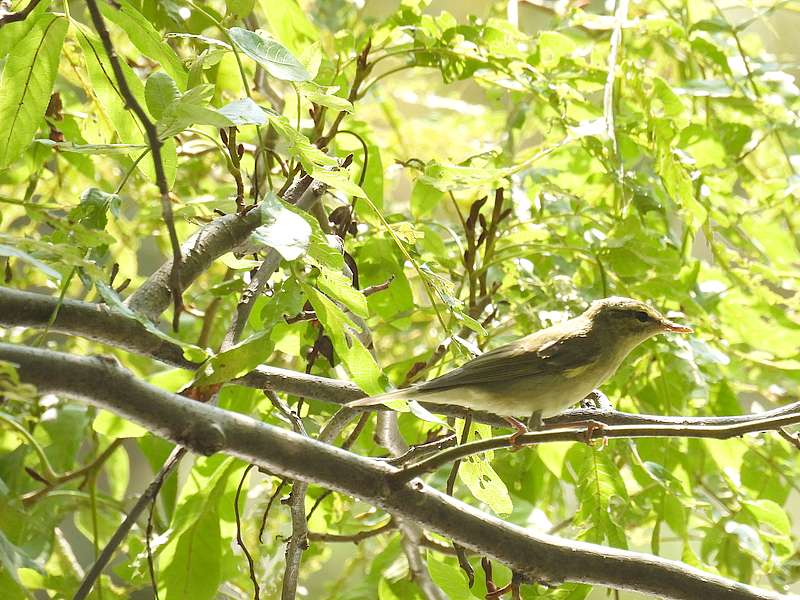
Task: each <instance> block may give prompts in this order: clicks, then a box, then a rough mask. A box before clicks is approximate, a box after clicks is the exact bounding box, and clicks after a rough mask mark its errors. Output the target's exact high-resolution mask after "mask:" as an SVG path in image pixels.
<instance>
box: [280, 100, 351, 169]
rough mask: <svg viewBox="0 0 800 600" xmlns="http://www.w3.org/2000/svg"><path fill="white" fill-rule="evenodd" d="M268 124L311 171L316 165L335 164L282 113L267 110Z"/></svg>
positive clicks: (328, 165)
mask: <svg viewBox="0 0 800 600" xmlns="http://www.w3.org/2000/svg"><path fill="white" fill-rule="evenodd" d="M267 118H268V119H269V122H270V124H271V125H272V126H273V127H274V128H275V131H277V132H278V133H279V134H280V135H281V137H283V138H284V140H286V142H287V143H288V148H287V151H288V152H289V154H291V155H292V156H294V157H296V158H297V159H298V160H300V162H301V163H302V165H303V168H304V169H305V170H306V171H307V172H309V173H311V172H313V171H314V170H315V169H317V168H318V167H332V166H335V165H336V159H335V158H332V157H330V156H328V155H327V154H325V153H324V152H323V151H322V150H320V149H319V148H317V147H316V146H315V145H314V144H312V143H311V141H310V140H309V139H308V138H307V137H306V136H305V135H303V134H302V133H300V132H299V131H297V130H296V129H295V128H294V127H293V126H292V124H291V123H289V119H287V118H286V117H284V116H282V115H277V114H275V113H274V112H272V111H269V112H267Z"/></svg>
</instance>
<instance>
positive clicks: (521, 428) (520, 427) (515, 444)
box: [503, 417, 528, 452]
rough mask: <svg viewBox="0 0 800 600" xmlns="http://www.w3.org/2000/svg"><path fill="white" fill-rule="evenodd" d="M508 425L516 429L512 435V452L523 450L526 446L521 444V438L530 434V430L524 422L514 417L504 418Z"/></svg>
mask: <svg viewBox="0 0 800 600" xmlns="http://www.w3.org/2000/svg"><path fill="white" fill-rule="evenodd" d="M503 419H504V420H505V422H506V423H508V424H509V425H511V427H513V428H514V433H513V434H511V438H510V439H509V441H510V442H511V451H512V452H517V451H518V450H521V449H522V448H523V447H524V446H523V445H522V444H520V443H519V436H521V435H523V434H526V433H528V428H527V427H526V426H525V423H523V422H522V421H520V420H518V419H515V418H514V417H503Z"/></svg>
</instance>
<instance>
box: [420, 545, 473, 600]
mask: <svg viewBox="0 0 800 600" xmlns="http://www.w3.org/2000/svg"><path fill="white" fill-rule="evenodd" d="M426 562H427V564H428V572H429V573H430V574H431V579H433V582H434V583H435V584H436V585H438V586H439V587H440V588H441V590H442V591H443V592H444V593H445V596H446V597H447V598H448V600H473V599H474V598H478V596H475V595H474V594H473V593H472V591H471V590H470V589H469V583H468V582H467V579H466V576H465V575H464V573H463V571H461V569H459V568H458V567H456V566H452V565H450V564H448V563H446V562H443V561H440V560H438V559H437V558H436V555H435V554H434V553H433V552H428V556H427V561H426Z"/></svg>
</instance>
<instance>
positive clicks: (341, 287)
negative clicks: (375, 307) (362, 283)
mask: <svg viewBox="0 0 800 600" xmlns="http://www.w3.org/2000/svg"><path fill="white" fill-rule="evenodd" d="M316 283H317V287H318V288H319V289H320V291H321V292H323V293H324V294H325V295H326V296H329V297H331V298H333V299H335V300H338V301H339V302H341V303H342V304H344V305H345V306H346V307H347V308H349V309H350V310H351V311H352V312H353V313H354V314H356V315H358V316H359V317H364V318H367V317H368V316H369V308H368V307H367V298H366V296H364V294H363V293H362V292H361V290H357V289H355V288H354V287H353V284H352V282H351V281H350V279H349V278H348V277H345V275H344V274H342V273H339V272H336V271H332V270H330V269H325V268H323V269H322V270H321V271H320V274H319V277H317V281H316Z"/></svg>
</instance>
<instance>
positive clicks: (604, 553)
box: [0, 344, 786, 600]
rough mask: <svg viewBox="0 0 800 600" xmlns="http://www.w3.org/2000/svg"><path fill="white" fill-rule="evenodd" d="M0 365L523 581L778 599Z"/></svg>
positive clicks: (115, 389)
mask: <svg viewBox="0 0 800 600" xmlns="http://www.w3.org/2000/svg"><path fill="white" fill-rule="evenodd" d="M0 359H2V360H6V361H10V362H12V363H15V364H17V365H18V367H19V374H20V377H21V379H22V380H23V381H25V382H27V383H32V384H34V385H36V386H37V387H38V388H39V389H40V391H42V392H53V393H60V394H64V395H67V396H71V397H74V398H78V399H83V400H85V401H87V402H90V403H92V404H94V405H96V406H98V407H101V408H105V409H107V410H112V411H114V412H116V413H118V414H120V415H122V416H124V417H126V418H128V419H130V420H132V421H135V422H137V423H139V424H140V425H142V426H144V427H146V428H147V429H148V430H150V431H151V432H153V433H154V434H156V435H159V436H162V437H165V438H167V439H170V440H172V441H173V442H175V443H177V444H181V445H185V446H187V447H189V448H190V449H192V450H193V451H195V452H199V453H203V454H209V453H212V452H225V453H226V454H229V455H232V456H237V457H239V458H241V459H243V460H246V461H248V462H255V463H257V464H259V465H261V466H262V467H264V468H266V469H267V470H269V471H270V472H273V473H277V474H279V475H281V476H284V477H291V478H294V479H302V480H304V481H308V482H313V483H318V484H320V485H323V486H325V487H328V488H330V489H333V490H337V491H339V492H342V493H345V494H349V495H352V496H355V497H358V498H360V499H362V500H364V501H365V502H369V503H371V504H373V505H376V506H379V507H381V508H383V509H384V510H387V511H389V512H392V513H395V514H397V515H400V516H403V517H405V518H407V519H410V520H413V521H414V522H416V523H419V524H420V525H422V526H424V527H426V528H428V529H430V530H432V531H435V532H437V533H439V534H441V535H444V536H447V537H449V538H451V539H453V540H455V541H457V542H459V543H460V544H462V545H464V546H465V547H467V548H469V549H471V550H473V551H475V552H480V553H481V554H483V555H487V556H490V557H491V558H493V559H495V560H499V561H501V562H503V563H505V564H507V565H508V566H509V567H510V568H511V569H512V570H513V571H515V572H519V573H521V574H523V575H524V576H526V577H528V578H529V579H531V580H536V581H546V582H549V583H552V584H556V583H560V582H563V581H574V582H581V583H588V584H597V585H603V586H608V587H613V588H618V589H627V590H632V591H638V592H642V593H649V594H653V595H657V596H660V597H663V598H675V599H686V600H696V599H697V598H709V599H711V598H713V599H720V600H725V599H730V600H742V599H765V600H766V599H770V600H778V599H781V598H784V599H785V598H786V596H784V595H781V594H778V593H776V592H772V591H768V590H761V589H758V588H754V587H751V586H748V585H744V584H741V583H738V582H735V581H732V580H729V579H725V578H723V577H720V576H718V575H714V574H712V573H706V572H704V571H701V570H699V569H695V568H693V567H689V566H688V565H685V564H682V563H680V562H677V561H672V560H666V559H663V558H660V557H656V556H649V555H646V554H641V553H637V552H630V551H626V550H619V549H616V548H605V547H602V546H598V545H594V544H587V543H583V542H571V541H566V540H563V539H560V538H557V537H554V536H550V535H546V534H539V533H534V532H532V531H530V530H527V529H524V528H522V527H518V526H516V525H512V524H509V523H506V522H504V521H502V520H500V519H498V518H496V517H494V516H492V515H489V514H486V513H483V512H481V511H479V510H477V509H475V508H472V507H470V506H468V505H466V504H464V503H463V502H459V501H458V500H455V499H453V498H449V497H448V496H446V495H445V494H442V493H440V492H438V491H436V490H434V489H432V488H429V487H427V486H425V485H423V484H422V482H420V481H418V480H417V481H414V482H411V483H407V484H403V485H401V486H399V487H397V488H393V487H391V486H390V485H389V477H390V476H391V474H392V473H396V472H397V470H396V469H394V468H393V467H391V466H389V465H386V464H383V463H381V462H379V461H375V460H370V459H367V458H363V457H361V456H357V455H354V454H351V453H349V452H346V451H344V450H341V449H339V448H336V447H332V446H329V445H327V444H323V443H321V442H318V441H316V440H312V439H308V438H306V437H303V436H301V435H297V434H295V433H294V432H290V431H286V430H282V429H279V428H277V427H273V426H270V425H267V424H265V423H261V422H259V421H256V420H255V419H252V418H250V417H247V416H245V415H241V414H237V413H230V412H227V411H224V410H221V409H219V408H217V407H214V406H208V405H206V404H201V403H199V402H194V401H191V400H188V399H186V398H183V397H181V396H178V395H176V394H171V393H168V392H165V391H163V390H161V389H159V388H156V387H154V386H152V385H149V384H147V383H145V382H143V381H140V380H138V379H136V378H135V377H134V376H133V375H132V374H131V373H130V372H128V371H125V370H123V369H120V368H118V367H117V366H115V364H113V363H112V362H111V361H106V360H103V359H100V358H78V357H73V356H69V355H66V354H62V353H57V352H52V351H48V350H41V349H35V348H26V347H20V346H14V345H9V344H0Z"/></svg>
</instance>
